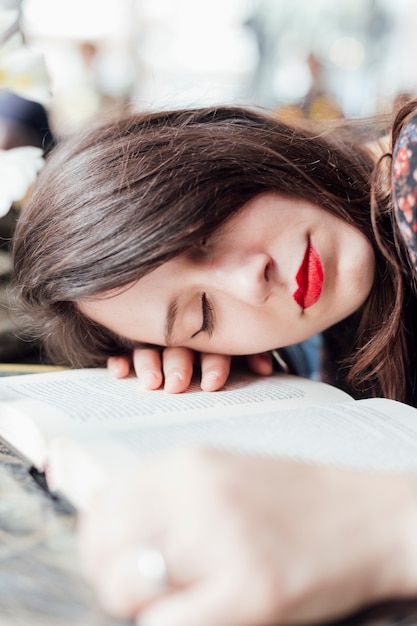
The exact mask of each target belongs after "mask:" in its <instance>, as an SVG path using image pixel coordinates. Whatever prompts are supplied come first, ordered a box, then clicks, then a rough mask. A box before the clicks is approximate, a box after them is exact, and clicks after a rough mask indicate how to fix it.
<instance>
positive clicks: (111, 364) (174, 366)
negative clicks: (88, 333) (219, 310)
mask: <svg viewBox="0 0 417 626" xmlns="http://www.w3.org/2000/svg"><path fill="white" fill-rule="evenodd" d="M197 359H199V360H200V367H201V388H202V389H203V391H218V390H219V389H221V388H222V387H223V386H224V384H225V382H226V381H227V379H228V377H229V374H230V365H231V357H230V356H227V355H224V354H200V353H197V352H194V351H193V350H190V349H189V348H164V349H163V350H162V352H161V351H159V350H157V349H154V348H148V349H146V348H137V349H136V350H134V351H133V353H132V358H130V357H128V356H113V357H110V358H109V359H108V361H107V367H108V369H109V371H110V372H111V373H112V374H113V375H114V376H115V377H116V378H126V377H127V376H128V375H129V374H130V373H131V371H132V364H133V369H134V371H135V373H136V376H137V377H138V379H139V381H140V383H141V384H142V386H143V387H144V389H159V388H160V387H161V385H163V387H164V389H165V391H167V392H168V393H181V392H183V391H186V390H187V389H188V387H189V386H190V382H191V378H192V376H193V371H194V366H195V364H196V361H197ZM246 359H247V363H248V366H249V369H250V370H251V371H252V372H254V373H255V374H259V375H261V376H268V375H269V374H271V373H272V357H271V355H270V353H267V352H265V353H263V354H252V355H250V356H248V357H246Z"/></svg>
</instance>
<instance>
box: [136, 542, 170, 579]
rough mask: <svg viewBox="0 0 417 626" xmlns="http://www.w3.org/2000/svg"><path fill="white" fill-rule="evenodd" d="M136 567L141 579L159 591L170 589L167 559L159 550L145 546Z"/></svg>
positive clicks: (138, 557)
mask: <svg viewBox="0 0 417 626" xmlns="http://www.w3.org/2000/svg"><path fill="white" fill-rule="evenodd" d="M136 566H137V570H138V572H139V575H140V577H141V578H143V579H144V580H145V581H146V582H147V583H148V584H150V585H152V586H153V587H155V588H157V589H165V588H167V587H168V582H169V579H168V568H167V564H166V561H165V557H164V555H163V554H162V552H161V550H160V549H159V548H156V547H155V546H145V547H144V548H141V550H140V551H139V554H138V556H137V559H136Z"/></svg>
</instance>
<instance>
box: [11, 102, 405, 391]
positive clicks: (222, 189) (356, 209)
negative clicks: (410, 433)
mask: <svg viewBox="0 0 417 626" xmlns="http://www.w3.org/2000/svg"><path fill="white" fill-rule="evenodd" d="M361 146H362V140H360V139H359V138H358V137H357V136H356V134H355V133H350V134H349V135H348V134H347V133H343V132H342V130H340V131H339V132H338V133H336V132H326V133H320V134H318V133H316V132H313V131H309V130H307V129H301V128H299V129H297V128H294V127H293V126H292V125H287V124H285V123H283V122H281V121H279V120H277V119H275V118H274V117H273V116H272V115H267V114H264V113H263V112H259V111H255V110H252V109H245V108H238V107H216V108H214V107H213V108H204V109H196V110H179V111H171V112H162V113H149V114H145V113H142V114H131V115H128V116H126V117H124V118H123V119H119V120H116V121H112V122H109V123H105V124H101V125H99V126H98V127H96V128H92V129H89V130H84V131H83V132H82V133H81V134H80V135H78V136H76V137H73V138H71V139H69V140H67V141H65V142H63V144H62V145H61V146H60V147H59V148H57V149H56V150H55V151H54V152H53V153H52V154H51V156H50V158H49V163H48V164H47V166H46V168H45V170H44V171H43V172H42V173H41V175H40V178H39V181H38V184H37V185H36V188H35V190H34V192H33V194H32V197H31V199H30V202H29V204H28V206H27V207H26V210H25V212H24V214H23V216H22V218H21V219H20V221H19V224H18V228H17V232H16V236H15V242H14V265H15V284H16V286H17V291H18V295H19V300H20V303H21V306H22V308H23V309H25V311H26V313H27V314H28V315H29V317H30V327H31V328H32V331H33V333H34V334H35V335H36V336H38V337H42V339H43V341H44V343H45V345H46V347H47V350H48V352H49V354H50V355H51V356H52V358H53V359H54V361H55V362H59V363H67V364H70V365H72V366H91V365H93V366H95V365H103V364H104V363H105V359H106V357H107V356H109V355H113V354H120V353H121V352H124V351H126V350H128V349H129V345H127V344H126V342H124V341H122V340H121V339H120V338H119V337H117V336H116V335H114V334H113V333H111V332H109V331H108V330H107V329H105V328H102V327H101V326H99V325H98V324H96V323H94V322H92V321H91V320H89V319H88V318H86V317H85V316H83V315H82V314H81V313H80V311H79V309H78V307H77V304H76V303H77V301H78V300H79V299H80V298H83V297H87V296H92V295H94V294H98V293H101V292H105V291H108V290H111V289H115V288H120V287H123V286H125V285H128V284H129V283H132V282H134V281H136V280H138V279H140V278H141V277H143V276H144V275H145V274H146V273H148V272H149V271H151V270H152V269H154V268H156V267H158V266H159V265H161V264H162V263H164V262H166V261H168V260H169V259H171V258H173V257H175V256H177V255H179V254H181V253H183V252H184V251H185V250H187V249H188V248H190V247H191V246H195V245H197V244H198V243H199V242H200V241H201V240H202V239H205V238H207V237H208V236H210V235H212V234H213V233H214V232H215V231H216V229H217V228H218V227H220V226H221V225H222V224H223V223H224V222H225V221H226V220H227V219H229V218H230V217H231V216H232V215H234V214H236V212H237V211H239V209H240V208H241V207H242V206H243V205H244V204H245V203H246V202H247V201H248V200H249V199H251V198H252V197H254V196H256V195H257V194H259V193H262V192H265V191H275V192H278V193H281V194H288V195H291V196H294V195H296V196H298V197H300V198H304V199H307V200H309V201H313V202H315V203H316V204H317V205H319V206H320V207H322V208H323V209H324V210H326V211H329V212H330V213H332V214H334V215H336V216H338V217H339V218H341V219H343V220H345V221H347V222H349V223H350V224H353V225H355V226H356V227H357V228H358V229H359V230H360V231H362V233H364V234H365V235H366V237H367V238H368V239H369V241H370V242H371V244H372V246H373V248H374V251H375V258H376V273H375V282H374V286H373V288H372V290H371V293H370V295H369V297H368V299H367V301H366V303H365V305H364V306H363V307H362V309H361V310H360V311H359V312H358V313H357V314H355V315H354V316H353V318H352V319H350V320H347V321H345V322H344V323H343V324H341V325H339V326H338V333H333V335H334V337H336V339H335V340H334V341H333V344H332V345H333V347H334V346H335V345H336V343H335V341H336V342H337V346H338V347H337V350H333V359H334V360H335V362H336V369H335V371H336V372H337V375H336V376H333V378H332V379H333V380H334V381H335V382H337V383H338V384H340V385H342V386H345V387H350V388H352V389H356V391H357V393H366V394H368V395H369V394H371V395H381V394H382V395H385V396H389V397H395V398H398V399H401V400H406V401H409V402H413V401H414V378H413V377H412V380H411V377H410V372H411V371H413V369H412V366H413V363H412V356H413V351H412V350H411V348H410V338H411V341H412V342H413V343H414V337H415V328H414V325H413V324H414V321H413V319H409V317H411V318H413V316H410V315H409V311H410V310H411V309H410V308H409V307H410V303H411V305H412V308H413V311H414V319H415V318H416V317H417V316H416V315H415V308H416V307H415V297H414V295H413V293H412V290H411V286H410V285H411V280H410V275H411V267H410V264H409V260H408V255H407V253H406V250H405V248H404V245H403V243H402V241H401V239H400V238H399V237H398V236H397V234H396V225H395V223H393V220H392V211H391V199H390V192H389V189H387V186H386V184H385V185H384V184H379V186H378V181H381V180H386V176H385V175H384V176H385V177H384V176H382V177H381V176H379V178H378V179H377V178H375V174H373V172H374V161H373V159H372V157H371V155H370V153H368V152H367V151H366V150H365V149H363V148H362V147H361ZM373 176H374V179H373ZM371 180H374V184H373V186H372V187H371ZM371 199H372V202H371ZM371 204H372V206H373V210H372V212H371ZM406 305H408V306H406ZM331 334H332V333H331V331H329V336H330V335H331ZM341 338H342V339H343V341H341ZM272 347H273V346H271V348H272ZM276 347H279V346H276Z"/></svg>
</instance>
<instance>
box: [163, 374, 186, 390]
mask: <svg viewBox="0 0 417 626" xmlns="http://www.w3.org/2000/svg"><path fill="white" fill-rule="evenodd" d="M183 380H184V374H183V373H182V372H169V373H168V374H165V384H164V389H165V391H167V392H168V393H170V392H171V391H177V388H178V383H179V382H181V381H183Z"/></svg>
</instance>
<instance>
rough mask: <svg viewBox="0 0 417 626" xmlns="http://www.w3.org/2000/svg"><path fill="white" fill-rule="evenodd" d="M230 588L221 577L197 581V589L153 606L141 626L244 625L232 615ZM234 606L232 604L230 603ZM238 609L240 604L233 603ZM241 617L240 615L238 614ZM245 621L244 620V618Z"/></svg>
mask: <svg viewBox="0 0 417 626" xmlns="http://www.w3.org/2000/svg"><path fill="white" fill-rule="evenodd" d="M227 588H228V585H227V584H225V581H224V580H223V579H221V577H219V579H215V580H214V579H211V580H210V581H197V582H196V583H195V584H194V585H193V586H191V587H187V588H185V589H178V590H177V591H175V592H174V593H171V594H169V595H165V596H164V597H161V598H160V599H158V600H157V601H156V602H152V603H149V604H148V605H147V606H146V607H145V608H144V610H142V612H141V613H140V616H139V619H138V621H137V624H138V626H195V625H196V624H198V625H199V626H212V625H213V624H227V625H229V624H230V625H232V624H236V623H244V622H243V621H242V619H241V620H240V621H239V619H238V620H235V617H234V616H232V615H230V616H229V614H228V613H230V607H228V602H227V591H226V590H227ZM229 604H230V603H229ZM233 607H236V603H233ZM237 613H239V611H237ZM240 618H242V616H240Z"/></svg>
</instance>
